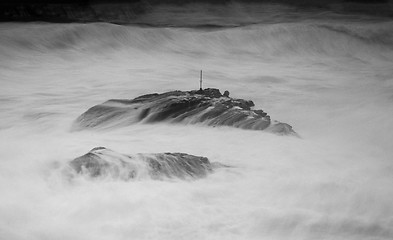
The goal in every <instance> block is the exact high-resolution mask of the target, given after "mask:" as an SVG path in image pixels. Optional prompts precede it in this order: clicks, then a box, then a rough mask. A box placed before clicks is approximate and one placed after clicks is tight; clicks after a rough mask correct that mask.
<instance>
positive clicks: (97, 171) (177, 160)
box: [69, 147, 226, 180]
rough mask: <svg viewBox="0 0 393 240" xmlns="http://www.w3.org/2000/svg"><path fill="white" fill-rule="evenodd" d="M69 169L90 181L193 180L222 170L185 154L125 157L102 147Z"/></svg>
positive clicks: (80, 159)
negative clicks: (217, 169) (107, 178)
mask: <svg viewBox="0 0 393 240" xmlns="http://www.w3.org/2000/svg"><path fill="white" fill-rule="evenodd" d="M69 166H70V167H71V168H72V169H73V171H74V172H75V173H77V174H81V175H85V176H89V177H92V178H98V177H111V178H113V179H121V180H131V179H143V178H148V179H155V180H160V179H168V178H179V179H197V178H203V177H205V176H207V174H209V173H212V172H213V170H214V169H215V168H218V167H226V166H225V165H223V164H220V163H216V162H213V163H211V162H210V161H209V159H207V158H206V157H200V156H194V155H189V154H186V153H144V154H142V153H139V154H135V155H125V154H121V153H117V152H115V151H112V150H110V149H107V148H104V147H96V148H93V149H92V150H91V151H90V152H88V153H86V154H85V155H83V156H80V157H78V158H75V159H74V160H72V161H71V162H70V163H69Z"/></svg>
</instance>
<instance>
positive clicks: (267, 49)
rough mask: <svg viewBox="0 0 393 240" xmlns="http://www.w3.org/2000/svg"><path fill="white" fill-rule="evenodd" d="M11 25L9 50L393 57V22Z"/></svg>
mask: <svg viewBox="0 0 393 240" xmlns="http://www.w3.org/2000/svg"><path fill="white" fill-rule="evenodd" d="M7 26H8V27H12V29H11V30H10V31H8V32H7V33H6V34H2V36H1V37H0V43H1V52H3V53H7V52H8V51H12V50H20V49H25V50H31V51H37V52H47V51H48V50H49V51H51V50H74V51H86V52H96V51H98V52H100V53H102V52H105V51H108V50H119V49H122V50H124V48H127V49H130V50H135V51H139V52H141V51H142V52H145V51H148V52H149V51H152V50H155V51H157V50H158V51H165V52H175V53H176V52H182V53H185V54H193V53H196V52H199V51H200V49H201V48H203V49H205V50H206V51H214V52H216V53H217V54H249V53H252V54H254V55H256V56H259V57H266V58H272V57H273V58H274V57H284V56H285V57H287V56H291V55H296V56H299V55H300V56H344V57H359V58H367V57H370V56H373V57H378V58H388V59H390V60H391V59H392V54H391V53H387V52H386V50H392V49H393V31H391V29H392V27H393V22H385V23H367V24H361V23H347V24H339V23H335V22H320V23H315V22H310V23H303V22H302V23H276V24H269V25H267V24H254V25H250V26H243V27H235V28H225V29H216V30H211V31H207V32H203V33H201V32H200V30H198V29H192V28H141V27H137V26H121V25H113V24H108V23H91V24H67V25H59V24H39V23H33V24H29V25H27V26H26V25H20V24H13V25H11V26H9V25H7ZM7 26H2V29H4V28H5V27H7ZM22 33H25V34H22Z"/></svg>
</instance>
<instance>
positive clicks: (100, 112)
mask: <svg viewBox="0 0 393 240" xmlns="http://www.w3.org/2000/svg"><path fill="white" fill-rule="evenodd" d="M253 107H254V103H253V102H252V101H248V100H244V99H236V98H230V97H226V96H224V95H222V94H221V93H220V91H219V90H218V89H214V88H208V89H204V90H198V91H171V92H166V93H162V94H158V93H154V94H147V95H143V96H139V97H137V98H135V99H132V100H124V99H112V100H109V101H106V102H104V103H102V104H99V105H96V106H94V107H92V108H90V109H89V110H87V111H86V112H85V113H83V114H82V115H81V116H79V117H78V118H77V119H76V121H75V122H74V125H73V130H82V129H87V128H110V127H120V126H127V125H130V124H134V123H137V122H143V123H155V122H161V121H167V122H172V123H177V122H183V123H188V124H205V125H209V126H231V127H236V128H242V129H252V130H266V131H270V132H274V133H277V134H280V135H288V134H289V135H297V134H296V133H295V131H294V130H293V129H292V127H291V126H290V125H288V124H286V123H281V122H278V121H271V120H270V116H269V115H267V113H265V112H264V111H263V110H253V109H252V108H253Z"/></svg>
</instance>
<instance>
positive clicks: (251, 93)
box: [0, 13, 393, 240]
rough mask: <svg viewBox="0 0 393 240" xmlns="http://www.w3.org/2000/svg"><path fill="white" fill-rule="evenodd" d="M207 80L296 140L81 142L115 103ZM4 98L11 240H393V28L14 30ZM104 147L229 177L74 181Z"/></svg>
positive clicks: (306, 24)
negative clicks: (90, 116)
mask: <svg viewBox="0 0 393 240" xmlns="http://www.w3.org/2000/svg"><path fill="white" fill-rule="evenodd" d="M276 20H277V19H276ZM216 25H217V24H216ZM201 69H203V71H204V87H205V88H208V87H211V88H219V89H220V90H221V91H222V92H224V91H225V90H228V91H229V92H230V94H231V96H232V97H236V98H243V99H247V100H252V101H253V102H254V103H255V106H256V109H263V110H264V111H266V112H267V113H268V114H269V115H270V116H272V118H274V119H279V120H281V121H283V122H286V123H289V124H290V125H291V126H292V127H293V128H294V130H295V131H296V132H297V133H298V134H299V135H300V138H298V137H293V136H279V135H275V134H273V133H267V132H263V131H252V130H242V129H236V128H230V127H214V128H213V127H209V126H206V125H203V124H199V125H198V124H196V125H187V124H182V123H178V124H170V123H165V122H162V123H155V124H144V123H138V124H134V125H131V126H125V127H121V128H114V129H99V130H94V129H91V130H82V131H77V132H75V131H71V127H72V124H73V122H74V121H75V119H77V118H78V116H80V114H82V113H83V112H85V111H86V110H87V109H89V108H90V107H92V106H94V105H97V104H100V103H103V102H105V101H107V100H108V99H114V98H115V99H133V98H135V97H137V96H140V95H143V94H148V93H155V92H157V93H163V92H166V91H172V90H195V89H198V88H199V71H200V70H201ZM0 85H1V87H0V192H1V196H0V239H7V240H12V239H18V240H22V239H29V240H31V239H33V240H34V239H40V240H42V239H73V240H78V239H81V240H82V239H97V240H98V239H172V240H173V239H335V240H337V239H346V240H348V239H356V240H359V239H392V238H393V230H392V229H393V188H392V186H393V151H392V149H393V136H392V129H393V121H392V117H393V22H392V21H391V20H386V19H371V18H366V17H356V16H348V17H346V16H337V15H334V14H331V15H326V14H324V15H323V16H322V15H321V17H319V18H316V17H315V14H314V15H313V18H312V19H309V18H308V15H307V13H303V15H302V18H300V19H299V18H296V19H284V20H282V21H280V20H279V19H278V20H277V21H273V22H268V21H260V22H257V23H253V24H240V25H239V26H230V27H228V26H225V25H223V26H221V27H218V26H215V27H176V26H173V27H154V26H150V27H146V26H138V25H135V24H134V25H115V24H110V23H87V24H81V23H68V24H56V23H39V22H35V23H2V24H0ZM99 146H103V147H107V148H109V149H112V150H114V151H116V152H120V153H124V154H136V153H160V152H184V153H188V154H193V155H197V156H205V157H207V158H209V160H210V161H212V162H220V163H222V164H226V165H229V166H232V167H231V168H223V169H217V170H215V171H214V173H212V174H210V175H208V176H206V177H204V178H202V179H196V180H180V179H164V180H154V179H149V178H142V179H135V180H129V181H124V180H121V179H117V178H111V177H102V178H98V179H92V178H89V177H87V176H74V177H73V178H70V177H69V175H67V174H66V173H65V172H64V169H65V168H64V167H65V166H66V165H67V164H68V163H69V162H70V161H71V160H72V159H74V158H76V157H78V156H81V155H83V154H85V153H87V152H88V151H90V150H91V149H92V148H94V147H99Z"/></svg>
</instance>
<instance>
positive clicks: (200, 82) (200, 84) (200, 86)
mask: <svg viewBox="0 0 393 240" xmlns="http://www.w3.org/2000/svg"><path fill="white" fill-rule="evenodd" d="M199 90H201V91H202V70H201V77H200V80H199Z"/></svg>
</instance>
